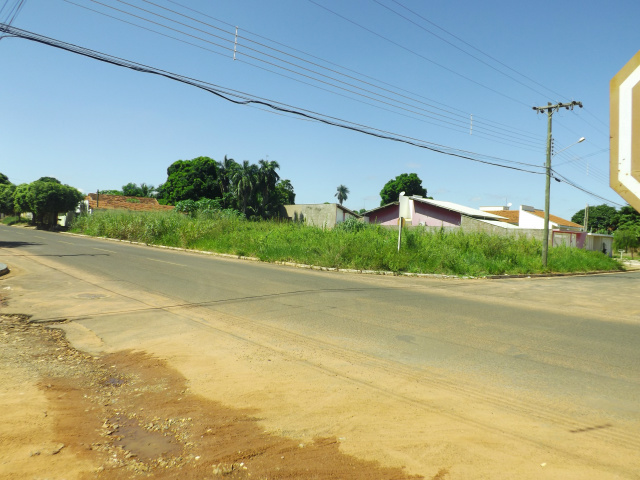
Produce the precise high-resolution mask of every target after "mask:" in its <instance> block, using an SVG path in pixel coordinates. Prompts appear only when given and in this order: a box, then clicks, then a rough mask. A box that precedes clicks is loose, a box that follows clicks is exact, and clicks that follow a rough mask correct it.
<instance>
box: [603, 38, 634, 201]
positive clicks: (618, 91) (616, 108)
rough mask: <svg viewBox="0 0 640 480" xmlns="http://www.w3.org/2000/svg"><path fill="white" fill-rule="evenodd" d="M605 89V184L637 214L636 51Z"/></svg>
mask: <svg viewBox="0 0 640 480" xmlns="http://www.w3.org/2000/svg"><path fill="white" fill-rule="evenodd" d="M609 87H610V88H609V95H610V129H611V140H610V142H611V143H610V160H609V185H611V188H613V189H614V190H615V191H616V192H618V193H619V194H620V196H621V197H622V198H624V199H625V200H626V201H627V202H629V204H630V205H631V206H632V207H633V208H635V209H636V210H637V211H639V212H640V51H639V52H638V53H636V54H635V55H634V56H633V58H632V59H631V60H629V63H627V64H626V65H625V66H624V67H622V70H620V71H619V72H618V73H617V74H616V76H615V77H613V78H612V79H611V83H610V86H609Z"/></svg>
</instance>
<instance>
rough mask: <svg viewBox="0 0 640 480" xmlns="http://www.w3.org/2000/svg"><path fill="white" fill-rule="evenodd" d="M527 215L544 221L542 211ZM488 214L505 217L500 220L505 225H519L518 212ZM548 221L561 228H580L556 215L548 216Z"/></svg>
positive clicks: (495, 211) (501, 211)
mask: <svg viewBox="0 0 640 480" xmlns="http://www.w3.org/2000/svg"><path fill="white" fill-rule="evenodd" d="M527 211H528V212H529V213H532V214H533V215H535V216H536V217H540V218H542V219H544V210H537V209H536V210H533V211H530V210H527ZM488 213H493V214H495V215H500V216H501V217H506V218H507V220H502V221H503V222H506V223H511V224H513V225H518V224H519V223H520V210H492V211H490V212H488ZM549 220H550V221H551V222H553V223H555V224H556V225H559V226H561V227H574V228H582V225H579V224H577V223H574V222H571V221H569V220H565V219H564V218H561V217H558V216H557V215H551V214H549Z"/></svg>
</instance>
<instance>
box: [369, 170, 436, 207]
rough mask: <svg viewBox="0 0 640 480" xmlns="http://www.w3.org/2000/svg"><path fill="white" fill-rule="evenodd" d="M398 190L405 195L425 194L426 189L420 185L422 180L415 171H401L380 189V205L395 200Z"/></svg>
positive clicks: (398, 193)
mask: <svg viewBox="0 0 640 480" xmlns="http://www.w3.org/2000/svg"><path fill="white" fill-rule="evenodd" d="M400 192H404V194H405V195H407V196H409V195H421V196H423V197H426V196H427V189H426V188H424V187H423V186H422V180H420V177H418V175H417V174H416V173H403V174H401V175H398V176H397V177H396V178H395V179H391V180H389V181H388V182H387V183H386V184H385V185H384V187H382V190H381V191H380V198H381V200H380V206H382V205H386V204H388V203H392V202H397V201H398V198H399V197H400Z"/></svg>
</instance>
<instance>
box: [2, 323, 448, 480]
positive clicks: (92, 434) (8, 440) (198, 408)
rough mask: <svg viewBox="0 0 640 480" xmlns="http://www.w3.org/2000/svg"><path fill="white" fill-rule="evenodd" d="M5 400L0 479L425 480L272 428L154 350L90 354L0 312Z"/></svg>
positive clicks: (328, 442)
mask: <svg viewBox="0 0 640 480" xmlns="http://www.w3.org/2000/svg"><path fill="white" fill-rule="evenodd" d="M0 404H1V405H3V409H2V411H0V478H11V479H22V478H24V479H27V478H29V479H45V478H46V479H136V478H154V479H156V478H157V479H169V478H180V479H196V478H197V479H208V478H209V479H215V478H230V479H245V478H255V479H302V478H304V479H324V478H332V479H336V478H340V479H346V478H349V479H378V478H379V479H398V480H400V479H409V478H424V477H419V476H411V475H408V474H407V473H406V472H405V471H404V470H403V469H400V468H384V467H381V466H380V465H378V464H377V463H375V462H370V461H363V460H360V459H357V458H355V457H352V456H349V455H346V454H343V453H341V452H340V451H339V442H338V440H337V439H336V438H316V439H315V440H314V441H313V442H312V443H308V444H302V443H297V442H296V441H294V440H292V439H289V438H284V437H278V436H275V435H272V434H268V433H266V432H264V431H263V429H261V428H260V426H259V420H260V419H259V418H256V417H255V412H252V411H247V410H237V409H230V408H228V407H225V406H223V405H221V404H218V403H216V402H214V401H212V400H209V399H206V398H204V397H201V396H199V395H196V394H194V393H192V392H190V391H189V387H188V384H187V382H186V380H185V378H184V377H182V376H181V375H180V374H179V373H178V372H177V371H176V370H174V369H172V368H170V367H168V366H167V365H166V363H165V362H163V361H161V360H158V359H157V358H154V357H153V356H150V355H148V354H145V353H142V352H131V351H121V352H116V353H111V354H107V355H102V356H91V355H88V354H86V353H83V352H81V351H78V350H76V349H74V348H72V347H71V346H70V344H69V342H68V341H67V339H66V338H65V334H64V332H63V331H62V330H60V329H58V328H55V325H48V326H47V325H41V324H36V323H30V322H29V319H28V318H27V317H26V316H21V315H4V316H0ZM447 476H448V472H447V470H446V469H442V470H440V471H439V472H438V473H437V475H436V476H435V477H433V478H434V479H439V480H443V479H445V478H447Z"/></svg>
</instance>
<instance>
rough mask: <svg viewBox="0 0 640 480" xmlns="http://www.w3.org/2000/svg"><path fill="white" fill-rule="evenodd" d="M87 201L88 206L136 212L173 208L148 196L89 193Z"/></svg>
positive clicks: (94, 208)
mask: <svg viewBox="0 0 640 480" xmlns="http://www.w3.org/2000/svg"><path fill="white" fill-rule="evenodd" d="M85 200H86V201H87V202H89V208H91V209H93V210H96V209H104V210H135V211H138V212H150V211H158V210H173V209H174V208H175V207H173V206H171V205H160V204H159V203H158V200H156V199H155V198H150V197H125V196H123V195H104V194H100V197H99V198H98V194H97V193H90V194H88V195H87V196H86V197H85Z"/></svg>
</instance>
